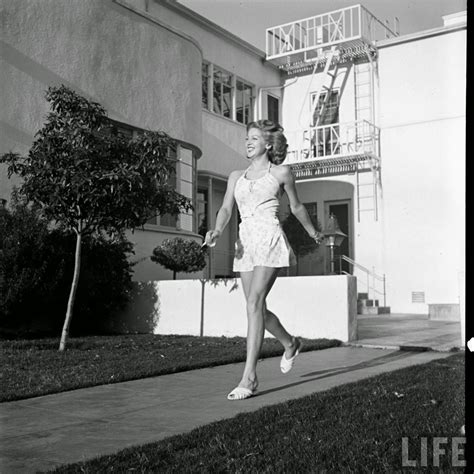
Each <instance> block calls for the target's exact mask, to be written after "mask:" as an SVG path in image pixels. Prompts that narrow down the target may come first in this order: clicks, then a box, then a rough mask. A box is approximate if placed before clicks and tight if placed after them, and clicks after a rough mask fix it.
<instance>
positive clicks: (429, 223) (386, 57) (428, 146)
mask: <svg viewBox="0 0 474 474" xmlns="http://www.w3.org/2000/svg"><path fill="white" fill-rule="evenodd" d="M465 40H466V38H465V30H461V31H456V32H450V33H446V34H438V35H435V36H431V37H424V38H418V39H416V40H414V41H410V42H405V43H404V42H403V38H401V39H398V40H397V42H396V43H392V44H390V45H385V46H383V47H382V48H380V50H379V59H378V79H377V80H376V83H375V101H376V115H377V120H376V125H378V126H380V127H381V183H380V186H379V190H378V220H377V221H376V220H374V214H373V213H371V212H367V213H363V214H362V215H361V220H360V222H358V219H357V202H356V195H355V192H354V195H353V209H354V239H355V241H354V255H353V258H354V259H355V260H356V261H357V262H359V263H361V264H362V265H364V266H366V267H368V268H369V269H371V268H372V267H375V270H376V271H377V273H379V274H382V273H385V274H386V275H387V291H388V296H387V304H388V305H390V306H391V308H392V312H407V313H408V312H409V313H422V314H427V313H428V304H429V303H448V304H449V303H453V304H455V303H457V302H458V299H459V292H460V289H459V284H458V278H457V275H458V273H459V272H462V271H464V253H465V242H464V233H465V224H464V212H465V189H464V178H465V164H464V163H465V146H464V143H465V134H464V129H465V90H466V79H465V56H466V43H465ZM353 72H354V71H353V70H352V71H351V75H350V76H349V79H348V81H347V84H346V88H345V90H344V94H343V95H342V99H341V107H340V121H341V122H344V121H350V120H353V119H354V114H353V112H354V106H355V102H354V82H353V80H354V78H353ZM320 76H321V75H319V76H318V75H317V76H316V77H315V78H314V79H313V85H311V86H310V87H308V86H309V83H310V80H311V76H310V74H308V75H306V76H302V77H300V78H299V79H298V81H297V82H296V83H294V84H291V85H289V86H288V87H287V88H286V89H285V92H284V102H283V111H284V112H283V113H284V119H283V124H284V126H285V127H286V129H287V130H290V129H297V128H302V127H305V126H308V124H309V104H308V102H307V101H306V103H304V102H303V97H304V96H305V95H306V94H307V92H308V90H309V91H313V90H316V87H315V86H314V85H316V84H318V83H319V84H320V83H321V80H320ZM291 81H293V78H291V77H289V78H288V79H287V80H286V82H287V83H290V82H291ZM318 81H319V82H318ZM336 87H337V84H336ZM303 103H304V105H303ZM302 105H303V118H302V120H301V121H299V114H300V111H301V107H302ZM305 114H306V115H305ZM361 178H362V179H363V180H365V181H367V182H368V181H370V179H371V175H370V173H364V174H363V175H361ZM336 181H341V182H346V183H352V184H353V185H354V186H355V179H354V176H350V175H344V176H337V177H329V178H328V177H323V178H319V179H317V180H314V181H311V182H304V183H303V182H301V183H298V192H299V194H300V197H301V200H302V201H304V202H314V201H318V212H319V213H320V214H321V212H322V208H321V206H320V205H319V203H320V202H321V203H323V202H324V201H327V200H330V199H337V198H340V199H343V198H346V197H347V193H346V192H345V191H343V190H342V188H341V189H340V186H338V185H337V183H336ZM329 183H334V184H329ZM361 286H362V285H359V287H360V290H361V291H362V290H363V288H362V287H361ZM364 291H365V290H364ZM412 291H424V292H425V304H423V303H412V300H411V297H412V295H411V293H412Z"/></svg>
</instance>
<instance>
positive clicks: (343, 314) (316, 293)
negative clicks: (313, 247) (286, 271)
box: [117, 275, 357, 342]
mask: <svg viewBox="0 0 474 474" xmlns="http://www.w3.org/2000/svg"><path fill="white" fill-rule="evenodd" d="M142 285H143V284H142ZM143 298H145V299H146V301H142V299H143ZM267 306H268V308H269V309H270V310H271V311H273V312H274V313H275V314H276V315H277V316H278V317H279V318H280V320H281V322H282V323H283V325H284V326H285V328H286V329H287V330H288V331H289V332H290V333H291V334H295V335H300V336H303V337H307V338H328V339H339V340H341V341H344V342H347V341H352V340H355V339H357V321H356V315H357V287H356V278H355V277H352V276H345V275H335V276H306V277H282V278H278V279H277V281H276V282H275V284H274V286H273V288H272V290H271V292H270V294H269V295H268V297H267ZM245 308H246V305H245V297H244V294H243V290H242V284H241V281H240V279H239V278H236V279H226V280H176V281H172V280H168V281H157V282H149V283H148V284H146V291H144V290H143V288H142V290H141V292H140V293H139V294H138V296H136V297H135V298H134V301H133V304H132V305H131V306H130V307H129V308H128V309H127V310H126V311H125V312H124V313H123V314H122V315H120V318H117V319H118V320H120V327H121V328H123V330H124V332H135V330H134V324H135V321H141V320H146V321H148V322H149V324H150V332H153V333H154V334H187V335H196V336H197V335H199V334H200V331H201V324H202V327H203V334H204V335H205V336H227V337H233V336H245V335H246V334H247V316H246V309H245ZM142 313H143V314H142ZM152 324H153V325H152ZM118 327H119V325H118V324H117V328H118ZM141 327H143V325H142V326H141ZM152 328H153V329H152ZM267 336H269V334H267Z"/></svg>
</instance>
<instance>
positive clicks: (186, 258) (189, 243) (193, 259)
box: [150, 237, 207, 280]
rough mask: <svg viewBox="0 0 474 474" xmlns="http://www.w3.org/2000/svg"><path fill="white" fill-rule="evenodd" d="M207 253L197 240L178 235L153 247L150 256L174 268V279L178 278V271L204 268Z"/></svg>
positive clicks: (171, 268)
mask: <svg viewBox="0 0 474 474" xmlns="http://www.w3.org/2000/svg"><path fill="white" fill-rule="evenodd" d="M206 253H207V252H206V251H205V250H203V249H202V248H201V245H200V244H198V243H197V242H196V241H194V240H185V239H182V238H181V237H176V238H174V239H165V240H163V242H162V244H161V245H159V246H158V247H156V248H154V249H153V255H152V256H151V257H150V258H151V260H152V261H153V262H155V263H159V264H161V265H163V266H164V267H165V268H167V269H168V270H172V271H173V280H176V273H178V272H185V273H192V272H198V271H200V270H202V269H203V268H204V267H205V266H206Z"/></svg>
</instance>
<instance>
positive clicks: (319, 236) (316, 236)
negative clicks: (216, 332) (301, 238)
mask: <svg viewBox="0 0 474 474" xmlns="http://www.w3.org/2000/svg"><path fill="white" fill-rule="evenodd" d="M309 236H310V237H311V238H312V239H313V240H314V241H315V242H316V243H317V244H318V245H319V244H320V243H322V241H323V240H324V238H325V237H324V234H323V233H322V232H318V231H317V230H315V231H314V233H313V234H310V235H309Z"/></svg>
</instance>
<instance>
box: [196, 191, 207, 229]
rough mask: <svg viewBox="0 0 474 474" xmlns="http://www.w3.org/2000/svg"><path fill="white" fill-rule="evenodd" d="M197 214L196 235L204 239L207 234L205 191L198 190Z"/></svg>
mask: <svg viewBox="0 0 474 474" xmlns="http://www.w3.org/2000/svg"><path fill="white" fill-rule="evenodd" d="M197 213H198V234H200V235H202V236H203V237H204V236H205V235H206V232H207V189H198V193H197Z"/></svg>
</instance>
